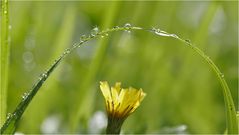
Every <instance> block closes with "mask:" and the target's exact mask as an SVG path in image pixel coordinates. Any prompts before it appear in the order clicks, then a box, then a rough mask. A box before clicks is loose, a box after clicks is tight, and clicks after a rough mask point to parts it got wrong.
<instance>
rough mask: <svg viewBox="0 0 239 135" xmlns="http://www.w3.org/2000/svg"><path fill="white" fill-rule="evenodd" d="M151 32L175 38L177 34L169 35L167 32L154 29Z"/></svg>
mask: <svg viewBox="0 0 239 135" xmlns="http://www.w3.org/2000/svg"><path fill="white" fill-rule="evenodd" d="M151 30H152V31H153V32H154V33H155V34H157V35H159V36H165V37H170V36H172V37H174V36H175V34H174V35H173V34H168V33H167V32H166V31H162V30H160V29H156V28H152V29H151ZM175 38H176V37H175Z"/></svg>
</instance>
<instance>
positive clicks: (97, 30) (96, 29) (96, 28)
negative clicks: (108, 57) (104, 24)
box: [90, 27, 99, 36]
mask: <svg viewBox="0 0 239 135" xmlns="http://www.w3.org/2000/svg"><path fill="white" fill-rule="evenodd" d="M98 33H99V28H98V27H95V28H94V29H92V30H91V33H90V35H91V36H96V35H97V34H98Z"/></svg>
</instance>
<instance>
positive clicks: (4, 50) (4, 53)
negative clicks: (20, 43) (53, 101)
mask: <svg viewBox="0 0 239 135" xmlns="http://www.w3.org/2000/svg"><path fill="white" fill-rule="evenodd" d="M1 5H2V6H1V30H0V31H1V36H0V37H1V45H0V49H1V50H0V52H1V54H0V55H1V56H0V59H1V62H0V72H1V75H0V106H1V107H0V109H1V110H0V113H1V114H0V126H2V125H3V123H4V121H5V120H6V110H7V84H8V67H9V49H10V47H9V45H10V44H9V15H8V14H9V13H8V0H1Z"/></svg>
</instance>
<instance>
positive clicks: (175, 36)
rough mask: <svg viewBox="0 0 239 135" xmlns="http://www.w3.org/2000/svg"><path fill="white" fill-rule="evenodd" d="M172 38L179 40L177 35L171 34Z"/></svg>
mask: <svg viewBox="0 0 239 135" xmlns="http://www.w3.org/2000/svg"><path fill="white" fill-rule="evenodd" d="M171 37H174V38H179V37H178V36H177V35H176V34H171Z"/></svg>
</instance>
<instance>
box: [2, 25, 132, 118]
mask: <svg viewBox="0 0 239 135" xmlns="http://www.w3.org/2000/svg"><path fill="white" fill-rule="evenodd" d="M131 27H132V26H131V24H129V23H126V24H125V25H124V27H123V28H124V29H125V31H126V32H128V33H130V32H131V31H130V29H131ZM113 29H114V30H118V29H120V27H119V26H115V27H113ZM107 31H109V29H107V30H106V31H103V32H100V30H99V28H98V27H95V28H93V29H92V30H91V33H90V35H89V36H88V37H87V36H86V35H82V36H81V37H80V41H79V42H78V43H75V44H73V47H72V48H67V49H66V50H65V51H64V52H63V54H62V55H61V56H60V57H59V58H58V59H57V60H55V61H54V63H53V64H52V65H51V67H52V66H54V65H55V64H56V63H58V62H59V60H61V59H62V58H63V57H65V56H66V55H67V54H69V53H71V51H72V50H74V49H75V48H77V47H81V44H83V43H84V42H86V41H88V40H89V39H91V38H93V37H95V36H98V35H100V37H101V38H104V37H107V36H108V33H107ZM48 71H49V70H46V71H45V72H44V73H42V74H41V75H40V77H39V80H38V82H40V81H45V80H46V78H47V77H48ZM28 96H30V92H25V93H24V94H23V95H22V100H23V101H24V100H26V99H27V98H28ZM23 101H22V102H23ZM15 115H16V113H14V114H11V113H8V114H7V119H9V118H11V117H12V116H15Z"/></svg>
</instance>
